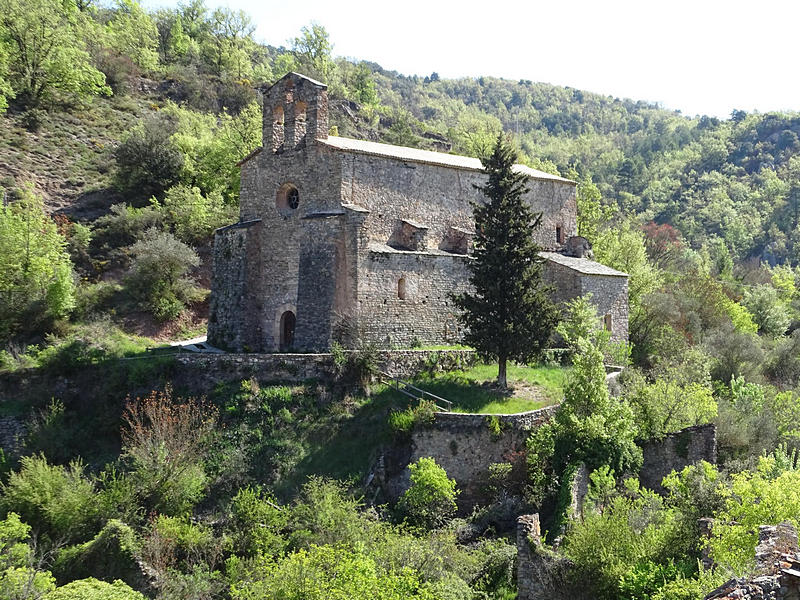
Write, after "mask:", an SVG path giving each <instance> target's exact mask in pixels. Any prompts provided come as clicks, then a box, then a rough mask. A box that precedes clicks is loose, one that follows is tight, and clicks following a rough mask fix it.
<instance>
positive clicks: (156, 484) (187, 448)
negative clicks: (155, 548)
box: [122, 388, 217, 515]
mask: <svg viewBox="0 0 800 600" xmlns="http://www.w3.org/2000/svg"><path fill="white" fill-rule="evenodd" d="M216 420H217V410H216V409H215V408H214V407H212V406H210V405H208V404H206V403H204V402H201V401H198V400H195V399H193V398H189V399H187V400H184V401H177V402H176V401H173V398H172V390H171V389H170V388H168V389H167V390H166V391H164V392H152V393H151V394H150V395H149V396H147V397H146V398H143V399H139V398H137V399H136V400H133V401H129V402H128V404H127V406H126V408H125V413H124V414H123V422H124V424H125V425H124V427H123V430H122V455H123V458H124V459H125V461H126V462H127V463H128V464H129V465H130V468H131V477H132V479H133V481H134V483H135V485H136V487H137V490H138V492H139V494H140V495H141V496H142V498H143V500H144V502H145V505H146V506H149V507H150V508H153V509H155V510H158V511H160V512H163V513H165V514H168V515H176V514H182V513H184V512H185V511H187V510H189V509H190V508H191V507H192V506H193V505H194V504H195V503H196V502H197V501H198V500H199V499H200V498H201V497H202V495H203V492H204V490H205V487H206V483H207V478H206V474H205V471H204V469H203V464H202V461H203V458H204V457H205V455H206V451H207V449H208V447H209V443H210V441H211V435H212V432H213V430H214V426H215V423H216Z"/></svg>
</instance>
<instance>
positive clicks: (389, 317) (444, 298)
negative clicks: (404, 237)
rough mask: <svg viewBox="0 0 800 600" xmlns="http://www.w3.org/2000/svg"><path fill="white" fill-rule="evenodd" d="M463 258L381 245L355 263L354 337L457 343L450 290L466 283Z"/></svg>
mask: <svg viewBox="0 0 800 600" xmlns="http://www.w3.org/2000/svg"><path fill="white" fill-rule="evenodd" d="M469 260H471V259H470V258H469V257H467V256H463V255H456V254H446V253H444V252H441V253H430V252H403V251H398V250H394V249H392V248H389V247H388V246H385V247H384V249H383V250H373V251H371V252H369V253H368V254H367V255H366V256H365V257H364V259H362V261H361V263H360V265H361V268H360V271H361V275H360V277H359V284H358V297H359V311H358V314H359V320H358V324H359V335H360V336H361V338H362V339H365V340H368V341H370V342H373V343H376V344H378V345H379V346H381V347H387V346H388V347H391V346H400V347H403V346H405V347H408V346H411V345H412V344H414V343H415V342H420V343H422V344H441V343H450V344H452V343H457V342H460V341H461V339H462V335H461V326H460V323H459V321H458V316H457V312H456V309H455V308H454V307H453V303H452V299H451V294H458V293H460V292H463V291H466V290H467V289H468V287H469V282H468V278H469V272H468V262H469Z"/></svg>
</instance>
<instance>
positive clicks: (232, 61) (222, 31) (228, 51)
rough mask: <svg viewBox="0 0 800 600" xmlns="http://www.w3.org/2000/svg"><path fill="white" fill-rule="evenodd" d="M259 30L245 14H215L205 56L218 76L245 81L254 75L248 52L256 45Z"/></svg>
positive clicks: (222, 10)
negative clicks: (229, 76) (247, 77)
mask: <svg viewBox="0 0 800 600" xmlns="http://www.w3.org/2000/svg"><path fill="white" fill-rule="evenodd" d="M255 28H256V27H255V25H254V24H253V21H252V19H250V16H249V15H248V14H247V13H246V12H244V11H243V10H232V9H230V8H217V9H215V10H214V12H213V13H212V14H211V18H210V19H209V21H208V33H209V36H208V41H207V44H206V46H205V53H206V54H207V55H208V57H209V62H210V63H211V65H213V69H214V73H215V74H216V75H223V74H224V73H230V74H231V75H233V76H234V77H236V78H238V79H242V78H243V77H246V76H248V75H249V74H250V71H251V67H252V65H251V62H250V57H249V56H248V53H247V49H248V48H249V47H250V46H251V45H252V43H253V40H252V35H253V31H255Z"/></svg>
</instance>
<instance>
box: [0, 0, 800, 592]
mask: <svg viewBox="0 0 800 600" xmlns="http://www.w3.org/2000/svg"><path fill="white" fill-rule="evenodd" d="M253 30H254V24H253V23H252V21H251V19H250V17H249V16H248V15H247V14H246V13H243V12H241V11H233V10H230V9H224V8H220V9H213V10H212V9H210V8H208V7H206V6H204V4H203V2H202V0H192V1H190V2H187V3H183V4H180V5H179V6H177V7H175V8H164V9H159V10H154V11H148V10H146V9H144V8H142V7H141V6H140V5H139V4H138V3H137V2H136V1H135V0H116V1H114V2H107V3H101V2H97V1H95V0H66V1H62V0H0V196H2V199H3V200H2V206H1V207H0V417H2V418H3V419H4V421H3V422H2V423H3V424H7V421H6V420H5V419H7V418H14V419H17V420H18V421H21V422H24V424H25V427H26V433H25V434H24V436H23V437H22V439H20V440H19V441H20V446H19V448H18V450H19V452H11V449H10V448H6V449H3V452H0V596H2V597H9V598H26V599H28V598H30V599H38V598H45V599H50V600H54V599H57V598H66V597H82V598H84V597H85V598H112V597H113V598H130V599H140V598H142V597H143V596H142V595H141V594H144V595H145V596H146V597H150V598H159V599H165V600H166V599H186V600H189V599H192V600H196V599H205V598H226V599H227V598H232V599H237V600H247V599H256V598H286V599H294V598H297V599H300V598H303V599H307V598H329V597H337V598H348V599H349V598H382V599H386V600H391V599H395V598H397V599H399V598H404V599H405V598H424V599H426V600H428V599H436V600H439V599H441V600H449V599H455V598H459V599H460V598H472V599H475V600H479V599H509V600H510V599H511V598H514V597H515V594H516V591H515V583H514V578H513V568H514V557H515V553H516V549H515V546H514V544H513V542H512V540H511V537H510V536H511V534H512V531H511V528H512V527H513V523H514V518H515V517H516V516H517V514H519V513H520V512H522V511H529V512H533V511H539V512H541V513H542V515H543V518H544V521H545V523H546V524H549V525H552V526H551V527H550V528H549V531H548V534H547V536H548V541H552V540H553V539H554V538H555V537H557V536H559V535H563V540H562V543H561V546H560V549H561V550H560V551H562V552H564V553H566V555H567V556H569V557H570V558H571V559H572V560H573V561H574V562H575V563H576V564H577V565H578V568H579V571H580V573H581V576H585V582H586V583H585V587H586V589H587V590H589V591H590V593H591V594H592V595H593V597H596V598H609V599H611V598H631V599H644V598H660V599H664V600H666V599H672V598H687V599H688V598H702V596H703V595H704V593H706V592H707V591H708V590H710V589H712V588H714V587H715V586H716V585H717V584H718V583H720V582H721V581H722V580H723V579H724V578H726V577H728V576H729V575H733V574H736V575H743V574H747V573H749V572H750V571H751V570H752V568H753V560H752V552H753V549H754V547H755V537H754V535H755V534H754V533H753V532H754V531H756V529H757V525H759V524H767V523H772V524H774V523H777V522H780V521H782V520H787V519H788V520H790V521H792V522H794V523H795V524H798V523H800V508H799V507H798V502H797V493H796V489H797V485H798V483H799V482H798V480H797V479H798V478H797V472H798V471H797V448H798V446H800V428H798V427H799V426H798V423H800V393H799V392H800V267H799V266H798V265H799V264H800V220H799V219H800V141H798V136H799V135H800V115H798V114H795V113H791V114H788V113H787V114H784V113H770V114H747V113H744V112H741V111H735V112H734V113H733V114H732V115H731V118H730V119H725V120H720V119H715V118H709V117H697V118H689V117H687V116H684V115H681V114H679V113H676V112H671V111H666V110H663V109H662V108H660V107H659V106H657V105H653V104H649V103H644V102H636V101H633V100H627V99H618V98H612V97H607V96H602V95H598V94H594V93H591V92H589V91H581V90H575V89H570V88H564V87H560V86H557V85H552V84H548V83H535V82H533V81H527V80H523V81H508V80H503V79H498V78H493V77H490V76H488V75H487V76H483V77H475V78H464V79H458V80H446V79H442V78H440V77H439V76H438V75H437V74H436V73H432V74H431V75H429V76H427V77H416V76H413V77H408V76H404V75H402V74H398V73H396V72H392V71H388V70H386V69H384V68H382V67H381V66H379V65H377V64H374V63H370V62H352V61H349V60H346V59H343V58H340V57H336V56H335V52H334V46H333V42H335V40H330V39H329V37H328V35H327V33H326V31H325V29H324V27H322V26H321V25H317V24H311V25H309V26H308V27H305V28H303V29H302V30H301V31H299V32H286V35H287V36H290V35H293V36H295V37H293V38H292V39H291V41H290V42H289V43H288V47H281V48H275V47H270V46H265V45H263V44H259V43H257V42H256V41H255V40H254V39H253V36H252V34H253ZM289 71H298V72H301V73H304V74H307V75H309V76H311V77H314V78H316V79H320V80H322V81H325V82H326V83H327V84H328V86H329V94H330V99H331V133H333V134H338V135H343V136H352V137H358V138H364V139H369V140H374V141H382V142H387V143H392V144H401V145H408V146H415V147H420V148H426V149H432V150H438V151H443V152H454V153H459V154H467V155H471V156H481V155H483V154H484V153H486V152H487V151H488V150H489V149H490V148H491V146H492V144H494V142H495V141H496V140H497V137H498V134H499V133H500V132H505V133H506V134H509V135H511V136H512V138H513V141H514V143H515V145H516V146H517V148H518V150H519V152H520V160H521V161H523V162H525V163H527V164H529V165H531V166H533V167H535V168H538V169H542V170H546V171H549V172H553V173H559V174H561V175H564V176H567V177H571V178H573V179H575V180H577V181H578V182H579V187H578V203H579V209H580V214H579V232H580V234H581V235H583V236H585V237H587V238H588V239H589V240H590V241H591V242H592V243H593V248H594V253H595V257H596V259H597V260H599V261H601V262H603V263H605V264H608V265H610V266H612V267H614V268H617V269H620V270H623V271H626V272H627V273H629V274H630V307H631V321H630V344H628V345H622V346H614V345H611V344H609V343H608V339H607V337H604V334H603V333H602V332H601V331H600V330H599V329H598V325H599V323H598V318H597V315H596V314H594V312H593V310H592V308H591V303H590V302H588V300H587V299H586V298H583V299H578V300H576V301H574V302H572V303H570V304H569V305H568V306H566V307H564V308H565V310H564V315H563V317H564V318H563V321H562V323H561V325H560V327H559V328H558V333H559V334H560V343H561V344H562V345H563V346H564V348H563V349H562V350H561V354H558V353H549V354H548V355H547V356H543V357H542V361H544V362H546V361H547V358H548V357H549V359H550V361H549V364H546V365H544V366H541V367H536V368H535V369H530V368H527V367H525V366H520V367H519V368H517V367H513V368H512V369H510V374H511V377H510V379H511V381H512V385H515V386H516V387H517V388H518V389H517V391H518V392H521V394H522V397H516V396H515V397H513V398H511V399H508V398H502V397H500V395H499V394H498V393H497V391H496V390H494V389H491V388H489V387H488V386H487V385H486V384H483V383H482V382H484V381H486V380H489V379H492V378H493V372H490V371H489V370H488V368H487V367H483V366H481V367H476V368H474V369H472V370H471V371H467V372H461V373H451V374H441V373H438V372H437V365H436V364H432V365H429V366H430V367H431V369H430V371H431V373H428V374H423V375H420V376H419V377H418V378H417V379H416V380H415V381H416V382H417V383H418V384H420V385H423V386H428V387H429V388H430V389H431V390H433V391H435V392H437V393H440V394H443V395H445V396H451V395H458V396H459V398H458V400H459V401H460V402H457V407H458V409H459V410H472V411H474V410H481V411H483V410H485V411H488V412H496V411H502V410H504V409H506V408H507V407H508V406H513V407H514V408H515V409H523V408H531V407H533V406H539V405H540V404H541V403H543V402H546V403H551V402H555V401H558V400H563V402H562V404H561V407H560V408H559V409H558V412H557V413H556V418H555V419H554V421H553V422H552V423H551V424H550V425H548V426H546V427H543V428H541V429H540V430H537V433H536V434H535V435H532V436H531V439H530V440H529V442H528V452H527V461H526V460H525V457H524V456H517V455H513V456H509V459H508V461H507V462H503V463H497V464H495V465H492V467H491V469H490V471H489V473H487V474H486V477H487V485H486V490H485V491H486V504H485V505H484V506H478V507H475V510H474V512H473V513H472V514H471V515H470V514H465V515H459V516H458V517H456V516H454V510H455V506H456V505H455V499H456V498H457V494H458V490H457V488H456V487H455V484H454V483H453V481H452V480H451V479H449V478H448V477H447V474H446V473H444V472H443V471H442V469H441V468H440V467H439V466H438V465H436V464H435V462H433V461H430V460H427V459H423V460H421V461H419V462H418V463H416V464H414V465H413V468H412V471H411V475H412V483H413V485H412V486H411V489H410V490H409V493H407V494H405V495H404V496H402V497H401V499H400V500H399V501H398V502H396V503H391V502H389V500H390V498H388V497H385V496H384V495H383V494H382V493H381V492H380V490H376V488H375V487H374V485H373V486H372V487H370V486H369V485H367V480H368V479H369V478H368V477H367V476H368V474H369V473H370V471H371V469H372V467H373V466H374V465H375V461H376V459H377V457H378V456H380V455H384V456H385V457H387V460H389V459H391V458H392V457H394V458H395V459H396V460H400V459H401V458H402V456H404V454H403V453H404V452H405V449H407V443H408V435H409V433H410V432H411V431H413V429H414V427H416V426H419V425H420V424H424V423H425V422H427V421H429V420H430V418H431V417H432V412H433V410H434V408H433V407H432V406H429V405H426V404H425V403H422V404H420V405H419V406H408V405H407V404H406V403H404V402H402V401H401V400H402V399H400V398H399V397H398V395H397V394H394V393H393V392H392V391H391V390H389V389H387V388H386V387H382V386H379V385H378V386H376V385H372V386H370V383H371V382H370V374H371V373H372V372H373V370H374V356H373V355H372V354H371V353H372V352H374V349H370V348H360V349H358V351H357V352H356V354H355V355H353V356H355V357H356V359H355V363H353V364H354V365H355V367H353V369H355V372H349V378H348V377H345V376H343V375H342V374H341V373H340V375H339V378H338V379H337V380H336V381H334V382H333V383H332V384H330V385H326V384H322V383H319V382H304V383H302V384H292V385H275V384H266V383H264V382H260V381H259V380H258V378H257V377H255V378H252V379H246V380H244V381H241V380H231V381H223V382H220V384H219V385H217V386H215V387H214V388H213V389H205V388H203V387H202V386H200V385H199V384H198V383H197V381H195V378H193V377H192V376H191V373H189V374H187V372H186V371H185V370H183V371H182V370H181V369H180V368H178V365H177V364H176V363H175V362H174V360H173V358H172V357H171V356H170V355H171V354H172V352H173V351H171V350H170V349H168V348H167V349H165V348H159V346H162V345H163V342H164V341H166V340H169V339H176V338H188V337H192V336H194V335H201V334H202V333H204V331H205V315H206V310H207V306H206V299H207V295H208V290H209V277H210V255H211V252H210V245H211V241H212V237H213V231H214V229H215V228H217V227H219V226H222V225H225V224H228V223H232V222H234V221H235V220H236V219H237V217H238V187H239V179H238V168H237V167H236V162H237V161H238V160H240V159H241V158H243V157H244V156H246V155H247V154H248V153H249V152H250V151H252V150H253V149H255V148H257V147H259V146H260V144H261V123H262V120H261V109H260V106H259V104H258V101H257V92H256V91H255V86H256V84H265V85H268V84H270V83H271V82H274V81H276V80H277V79H278V78H279V77H281V76H282V75H284V74H285V73H287V72H289ZM531 76H535V73H532V74H531ZM557 355H558V356H560V355H563V356H565V357H566V359H565V361H564V362H571V363H572V367H571V368H570V369H566V368H561V367H563V366H565V365H558V364H554V363H555V362H557V361H555V360H554V357H555V356H557ZM342 356H344V355H343V354H340V355H339V358H340V359H341V360H345V359H343V358H342ZM604 362H605V363H613V364H625V365H627V367H628V368H627V369H626V370H625V371H624V373H623V374H622V375H621V376H620V378H619V386H618V387H619V389H618V391H619V395H618V396H617V397H615V398H612V397H611V396H609V394H608V390H607V388H606V385H605V371H604V369H603V363H604ZM342 364H344V363H342ZM351 366H352V365H351ZM345 372H348V370H347V369H344V368H343V371H342V373H345ZM526 387H530V388H531V389H533V388H535V390H534V392H535V393H534V392H532V393H531V394H530V395H526V393H527V391H528V390H527V389H526ZM370 388H371V389H370ZM543 390H544V392H543ZM542 393H543V394H544V397H541V395H542ZM707 422H714V423H715V424H716V425H717V432H718V448H719V458H720V461H719V465H716V466H714V465H708V464H700V465H697V466H694V467H689V468H687V469H686V470H684V471H683V472H681V473H675V474H673V475H672V476H670V477H669V478H667V480H665V482H664V487H665V488H666V490H667V493H666V494H665V495H663V496H656V495H655V494H653V493H651V492H649V491H646V490H643V489H641V488H640V487H639V484H638V481H637V480H636V477H635V474H636V473H637V470H638V467H639V465H640V464H641V451H640V450H639V444H641V443H642V442H644V441H646V440H650V439H653V438H656V439H658V438H661V437H663V436H665V435H667V434H669V433H671V432H674V431H677V430H679V429H681V428H684V427H687V426H692V425H698V424H703V423H707ZM487 427H489V428H490V431H492V433H493V434H498V435H499V433H501V430H500V421H498V420H497V419H496V418H488V419H487ZM398 457H399V458H398ZM579 463H584V464H586V465H588V467H589V468H590V470H591V471H592V474H591V486H590V490H591V493H590V497H589V503H588V504H587V506H586V509H585V515H584V518H583V519H570V518H569V515H568V514H567V513H566V503H565V501H564V500H565V493H566V492H565V490H568V489H569V487H570V485H571V477H572V474H573V473H574V472H575V469H576V468H577V465H578V464H579ZM384 503H385V504H384ZM702 516H711V517H714V518H715V519H716V520H717V522H718V523H721V524H722V525H720V527H718V528H717V529H715V530H714V535H713V536H712V538H711V540H709V541H708V542H703V541H702V540H701V538H700V532H699V530H698V529H697V519H698V518H699V517H702ZM704 544H707V546H708V547H709V548H710V550H711V553H712V556H713V558H714V560H715V561H716V563H717V565H718V566H717V569H716V570H715V571H711V570H705V569H703V568H702V567H701V566H700V565H699V564H698V562H697V559H698V558H699V556H700V552H701V550H702V548H703V546H704ZM115 582H116V583H115ZM134 590H135V591H134ZM70 594H72V595H70Z"/></svg>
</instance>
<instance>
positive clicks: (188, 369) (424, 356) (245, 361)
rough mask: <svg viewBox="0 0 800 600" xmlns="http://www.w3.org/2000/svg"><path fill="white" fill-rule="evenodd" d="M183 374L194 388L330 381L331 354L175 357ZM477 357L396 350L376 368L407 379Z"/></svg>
mask: <svg viewBox="0 0 800 600" xmlns="http://www.w3.org/2000/svg"><path fill="white" fill-rule="evenodd" d="M175 358H176V360H177V362H178V365H180V367H182V368H183V370H184V374H185V375H186V376H187V377H190V378H191V379H192V382H193V384H194V385H198V386H203V387H206V388H208V387H212V386H213V385H215V384H217V383H220V382H226V381H236V380H243V379H249V378H250V377H255V378H256V379H258V380H259V381H260V382H262V383H268V382H276V383H277V382H287V383H292V382H302V381H306V380H309V379H317V380H322V381H325V380H329V379H330V378H331V376H332V364H333V362H332V358H331V355H330V354H196V353H190V352H186V353H182V354H178V355H177V356H176V357H175ZM476 360H477V355H476V354H475V352H473V351H472V350H395V351H386V352H381V353H380V358H379V368H380V369H381V371H383V372H384V373H386V374H387V375H389V376H391V377H410V376H412V375H414V374H416V373H418V372H420V371H422V370H423V369H424V368H427V366H428V365H429V364H430V363H431V362H435V363H436V364H437V365H438V369H439V370H441V371H450V370H453V369H457V368H462V367H467V366H469V365H472V364H474V363H475V361H476Z"/></svg>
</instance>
